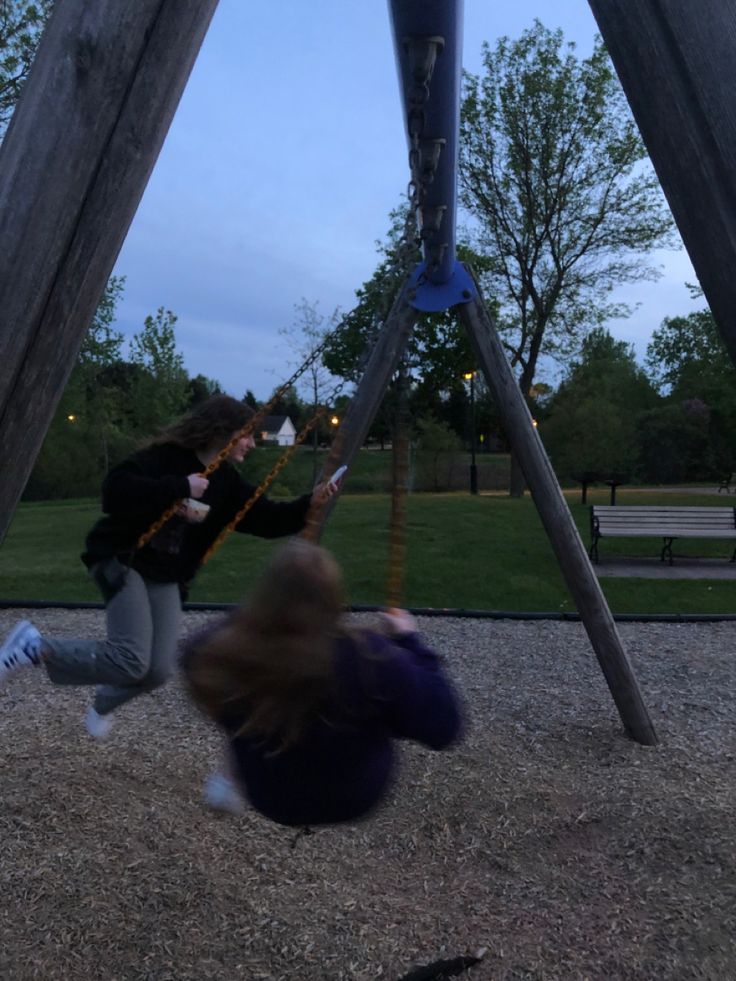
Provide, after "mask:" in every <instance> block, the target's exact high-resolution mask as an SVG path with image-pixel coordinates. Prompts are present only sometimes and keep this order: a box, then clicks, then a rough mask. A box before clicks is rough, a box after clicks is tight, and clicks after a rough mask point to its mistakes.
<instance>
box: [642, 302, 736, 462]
mask: <svg viewBox="0 0 736 981" xmlns="http://www.w3.org/2000/svg"><path fill="white" fill-rule="evenodd" d="M647 366H648V368H649V370H650V372H651V374H652V376H653V377H654V379H655V381H656V383H657V384H658V385H659V386H660V389H661V390H662V391H664V392H666V393H667V394H668V396H669V399H670V401H671V402H672V403H674V404H680V403H683V402H688V403H693V401H697V402H700V403H702V404H704V405H705V406H707V408H708V411H709V427H708V442H709V446H710V452H711V466H712V468H713V469H714V470H715V471H716V472H718V471H723V473H724V474H725V473H728V472H729V471H730V470H731V469H733V466H734V461H736V368H735V367H734V364H733V362H732V361H731V358H730V356H729V354H728V351H727V349H726V346H725V344H724V343H723V341H722V339H721V335H720V333H719V331H718V328H717V327H716V324H715V320H714V319H713V315H712V314H711V312H710V310H707V309H705V310H698V311H695V312H693V313H690V314H688V315H687V316H686V317H671V318H669V317H668V318H665V319H664V320H663V321H662V325H661V326H660V327H659V328H658V329H657V330H655V331H654V332H653V334H652V339H651V341H650V343H649V345H648V347H647Z"/></svg>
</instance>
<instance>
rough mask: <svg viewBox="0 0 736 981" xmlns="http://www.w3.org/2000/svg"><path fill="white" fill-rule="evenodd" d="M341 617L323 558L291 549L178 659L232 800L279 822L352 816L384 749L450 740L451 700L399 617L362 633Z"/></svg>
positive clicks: (390, 758) (389, 764)
mask: <svg viewBox="0 0 736 981" xmlns="http://www.w3.org/2000/svg"><path fill="white" fill-rule="evenodd" d="M342 611H343V590H342V576H341V572H340V569H339V567H338V565H337V563H336V562H335V560H334V559H333V558H332V556H331V555H330V554H329V553H328V552H326V551H325V550H324V549H322V548H320V547H318V546H316V545H311V544H308V543H307V542H304V541H301V540H299V541H294V542H292V543H290V544H289V545H288V546H287V547H286V548H285V549H283V550H281V551H280V552H279V553H277V555H276V556H275V557H274V559H273V560H272V561H271V563H270V565H269V566H268V568H267V570H266V572H265V575H264V576H263V577H262V579H261V580H260V582H259V583H258V585H257V586H256V588H255V591H254V593H253V595H252V597H251V600H250V602H249V603H248V604H247V606H245V607H244V608H242V609H239V610H238V611H236V612H235V613H234V614H232V615H231V616H229V617H228V618H227V619H225V620H224V621H221V622H220V623H218V624H217V625H216V626H214V627H210V628H208V629H207V630H206V631H205V632H203V633H201V634H199V635H198V636H197V637H195V638H194V639H193V640H191V641H190V642H189V643H188V644H187V645H186V648H185V651H184V656H183V662H182V664H183V669H184V675H185V678H186V681H187V684H188V687H189V691H190V693H191V695H192V698H193V699H194V701H195V703H196V704H197V705H198V706H199V707H200V708H201V709H202V710H203V711H204V712H205V713H206V714H207V715H209V716H210V717H211V718H212V719H214V720H215V722H217V723H218V725H220V726H221V727H222V728H223V729H224V730H225V732H226V734H227V737H228V740H229V745H230V750H231V752H230V756H231V760H230V764H231V770H232V772H233V774H234V777H235V779H236V781H237V784H238V786H239V788H240V789H241V790H242V792H243V793H244V794H245V796H246V797H247V798H248V799H249V801H250V803H251V804H252V806H253V807H255V808H256V809H257V810H258V811H260V812H261V813H262V814H264V815H265V816H266V817H268V818H270V819H271V820H273V821H277V822H278V823H280V824H285V825H313V824H325V823H334V822H338V821H353V820H355V819H356V818H359V817H361V816H363V815H364V814H366V813H367V812H368V811H370V810H371V808H373V807H374V805H376V804H377V803H378V802H379V800H380V799H381V798H382V796H383V795H384V793H385V792H386V790H387V788H388V786H389V784H390V782H391V778H392V776H393V774H394V770H395V764H396V748H395V745H394V740H396V739H413V740H416V741H417V742H420V743H423V744H424V745H425V746H428V747H429V748H431V749H444V748H445V747H447V746H449V745H450V744H451V743H452V742H453V741H454V740H456V739H457V738H458V735H459V733H460V728H461V719H460V712H459V707H458V700H457V696H456V694H455V692H454V690H453V688H452V685H451V684H450V682H449V681H448V679H447V678H446V676H445V674H444V673H443V671H442V668H441V666H440V660H439V657H438V656H437V654H435V653H434V652H433V651H431V650H430V649H429V648H428V647H427V646H426V645H425V644H424V643H423V641H422V640H421V639H420V637H419V635H418V634H417V632H416V626H415V623H414V620H413V618H412V617H411V615H410V614H408V613H407V612H405V611H403V610H391V611H388V612H387V613H384V614H383V615H382V622H381V625H380V629H378V630H368V629H363V628H350V627H348V626H347V625H345V624H343V623H342V622H341V615H342Z"/></svg>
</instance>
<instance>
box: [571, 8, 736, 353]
mask: <svg viewBox="0 0 736 981" xmlns="http://www.w3.org/2000/svg"><path fill="white" fill-rule="evenodd" d="M589 2H590V6H591V9H592V11H593V14H594V16H595V18H596V20H597V22H598V27H599V28H600V31H601V34H602V36H603V39H604V41H605V43H606V47H607V48H608V51H609V53H610V55H611V58H612V59H613V63H614V66H615V68H616V71H617V72H618V76H619V78H620V79H621V84H622V85H623V88H624V92H625V93H626V96H627V98H628V100H629V103H630V105H631V108H632V111H633V113H634V117H635V119H636V122H637V124H638V126H639V130H640V132H641V135H642V138H643V140H644V143H645V145H646V147H647V150H648V151H649V155H650V157H651V159H652V163H653V165H654V169H655V170H656V172H657V176H658V177H659V180H660V183H661V185H662V189H663V191H664V193H665V195H666V197H667V201H668V203H669V206H670V208H671V209H672V214H673V216H674V219H675V221H676V223H677V227H678V228H679V230H680V234H681V235H682V239H683V242H684V243H685V248H686V249H687V251H688V254H689V256H690V260H691V261H692V264H693V266H694V268H695V272H696V273H697V275H698V279H699V280H700V285H701V286H702V288H703V291H704V293H705V297H706V299H707V301H708V303H709V305H710V308H711V310H712V311H713V315H714V317H715V319H716V322H717V324H718V328H719V330H720V332H721V335H722V337H723V340H724V342H725V344H726V346H727V348H728V350H729V353H730V355H731V359H732V360H733V362H734V364H736V277H734V275H733V270H734V269H735V268H736V113H735V112H734V96H733V79H734V76H735V75H736V5H734V4H733V3H724V2H723V0H697V3H696V2H693V0H667V2H666V3H663V2H662V0H636V2H631V3H622V2H621V0H589Z"/></svg>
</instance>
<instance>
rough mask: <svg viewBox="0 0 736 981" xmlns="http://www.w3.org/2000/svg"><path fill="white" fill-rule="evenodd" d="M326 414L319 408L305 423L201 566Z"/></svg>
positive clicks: (220, 536) (263, 492) (213, 545)
mask: <svg viewBox="0 0 736 981" xmlns="http://www.w3.org/2000/svg"><path fill="white" fill-rule="evenodd" d="M326 414H327V409H326V408H324V407H323V408H320V409H318V410H317V412H316V413H315V414H314V415H313V416H312V418H311V419H310V420H309V422H307V424H306V425H305V426H304V428H303V429H302V431H301V432H300V433H299V435H298V436H297V437H296V439H295V440H294V442H293V443H292V445H291V446H290V447H289V448H288V449H287V451H286V452H285V453H284V454H283V455H282V456H281V457H280V458H279V459H278V460H277V461H276V463H275V464H274V466H273V467H272V468H271V470H270V472H269V473H268V474H267V475H266V476H265V477H264V478H263V480H262V481H261V483H260V484H259V485H258V486H257V487H256V489H255V490H254V491H253V493H252V494H251V496H250V497H249V498H248V500H247V501H246V502H245V504H244V505H243V506H242V508H241V509H240V510H239V511H238V513H237V514H236V515H235V517H234V518H233V519H232V521H230V523H229V524H227V525H225V527H224V528H223V529H222V531H221V532H220V534H219V535H218V536H217V538H216V539H215V540H214V542H213V543H212V544H211V545H210V547H209V548H208V549H207V551H206V552H205V554H204V557H203V558H202V565H205V563H207V562H209V560H210V559H211V558H212V556H213V555H214V554H215V552H216V551H217V550H218V549H219V548H220V546H221V545H222V543H223V542H224V541H225V539H226V538H227V537H228V535H230V534H231V533H232V532H233V531H235V529H236V528H237V526H238V525H239V524H240V522H241V521H242V520H243V518H244V517H245V516H246V514H247V513H248V512H249V511H250V509H251V508H252V507H253V505H254V504H255V503H256V501H257V500H258V498H259V497H261V495H262V494H265V492H266V491H267V490H268V488H269V487H270V486H271V484H272V483H273V482H274V480H275V479H276V477H277V475H278V474H279V473H280V472H281V471H282V470H283V469H284V467H285V466H286V464H287V463H288V462H289V460H290V459H291V457H292V456H293V454H294V453H295V451H296V448H297V446H299V445H300V444H301V443H303V442H304V440H305V439H306V438H307V436H308V435H309V433H311V431H312V430H313V429H314V427H315V426H316V425H317V423H318V422H319V421H320V419H322V418H323V417H324V416H325V415H326ZM310 509H311V508H310Z"/></svg>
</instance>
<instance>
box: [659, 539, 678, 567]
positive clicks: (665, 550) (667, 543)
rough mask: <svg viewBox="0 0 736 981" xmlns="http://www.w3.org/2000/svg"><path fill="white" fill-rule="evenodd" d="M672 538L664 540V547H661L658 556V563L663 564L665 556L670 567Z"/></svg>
mask: <svg viewBox="0 0 736 981" xmlns="http://www.w3.org/2000/svg"><path fill="white" fill-rule="evenodd" d="M673 541H674V538H665V539H664V545H663V546H662V551H661V553H660V556H659V560H660V562H664V559H665V556H667V558H668V559H669V563H670V565H672V542H673Z"/></svg>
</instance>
